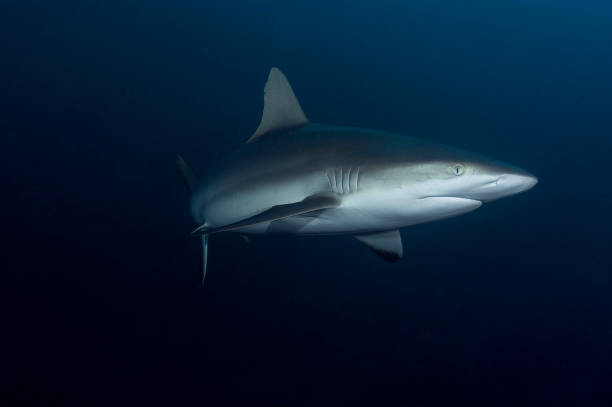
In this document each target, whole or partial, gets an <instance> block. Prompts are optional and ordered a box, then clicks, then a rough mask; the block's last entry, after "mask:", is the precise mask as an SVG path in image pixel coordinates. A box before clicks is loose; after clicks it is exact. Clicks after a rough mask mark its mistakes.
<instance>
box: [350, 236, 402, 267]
mask: <svg viewBox="0 0 612 407" xmlns="http://www.w3.org/2000/svg"><path fill="white" fill-rule="evenodd" d="M355 238H356V239H357V240H359V241H360V242H361V243H363V244H365V245H366V246H368V247H369V248H370V249H372V251H374V253H376V254H377V255H378V256H380V257H381V258H383V259H385V260H387V261H389V262H391V263H395V262H397V261H399V259H401V258H402V255H403V254H404V250H403V247H402V235H400V232H399V230H397V229H396V230H390V231H388V232H382V233H373V234H368V235H357V236H355Z"/></svg>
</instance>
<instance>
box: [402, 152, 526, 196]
mask: <svg viewBox="0 0 612 407" xmlns="http://www.w3.org/2000/svg"><path fill="white" fill-rule="evenodd" d="M442 150H446V151H444V154H440V151H441V150H440V149H438V152H437V154H436V156H435V158H434V157H432V158H431V159H429V160H428V159H425V160H422V161H421V160H419V161H418V162H414V161H413V160H410V162H408V163H406V164H405V165H403V166H402V168H401V170H400V171H399V173H397V172H396V173H395V175H399V176H400V178H399V180H398V181H399V183H401V184H406V185H410V188H412V189H413V191H414V190H416V191H418V192H417V193H418V194H419V195H420V197H422V198H430V197H431V198H434V197H435V198H443V197H444V198H460V199H465V200H472V201H478V202H479V203H483V202H490V201H494V200H497V199H500V198H504V197H507V196H511V195H515V194H518V193H521V192H524V191H527V190H529V189H531V188H532V187H533V186H535V185H536V184H537V183H538V179H537V178H536V177H535V176H534V175H533V174H530V173H529V172H527V171H525V170H523V169H520V168H518V167H515V166H513V165H510V164H506V163H503V162H500V161H496V160H492V159H488V158H486V157H483V156H480V155H477V154H473V153H470V152H467V151H463V150H459V149H453V148H448V149H445V148H442ZM396 169H397V167H396Z"/></svg>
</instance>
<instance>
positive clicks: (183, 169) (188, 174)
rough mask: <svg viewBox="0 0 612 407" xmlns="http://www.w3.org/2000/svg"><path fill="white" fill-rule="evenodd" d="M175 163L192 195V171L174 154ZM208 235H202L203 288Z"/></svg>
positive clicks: (193, 180)
mask: <svg viewBox="0 0 612 407" xmlns="http://www.w3.org/2000/svg"><path fill="white" fill-rule="evenodd" d="M174 160H175V163H176V172H177V174H179V175H180V176H181V178H182V179H183V182H184V183H185V187H186V188H187V191H188V192H189V194H193V191H194V190H195V186H196V183H197V181H196V177H195V175H194V174H193V171H192V170H191V168H190V167H189V164H187V161H185V159H184V158H183V156H181V155H180V154H176V155H175V157H174ZM207 260H208V233H202V281H201V285H202V287H203V286H204V281H205V280H206V266H207V263H208V261H207Z"/></svg>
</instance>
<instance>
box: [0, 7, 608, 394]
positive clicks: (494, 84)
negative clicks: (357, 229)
mask: <svg viewBox="0 0 612 407" xmlns="http://www.w3.org/2000/svg"><path fill="white" fill-rule="evenodd" d="M611 44H612V6H611V5H610V3H609V2H607V1H568V0H555V1H552V0H549V1H544V0H537V1H534V0H532V1H526V0H525V1H523V0H518V1H517V0H512V1H510V0H499V1H495V2H491V1H462V2H451V1H431V0H427V1H425V0H421V1H401V2H400V1H390V0H384V1H376V2H374V1H363V0H361V1H357V0H353V1H323V0H311V1H308V2H306V1H304V2H300V1H257V2H255V1H238V0H223V1H221V0H216V1H192V0H180V1H175V2H170V1H165V2H164V1H147V2H145V1H128V0H123V1H118V0H117V1H112V0H111V1H109V0H106V1H89V2H84V1H54V2H51V1H42V0H38V1H28V0H5V1H3V2H2V3H0V151H1V157H2V158H1V160H0V171H1V175H2V194H1V199H0V205H1V207H0V210H1V211H2V215H3V216H2V220H3V221H2V230H3V233H2V235H3V240H4V243H3V245H2V247H3V248H2V255H1V266H0V267H1V270H2V272H1V274H0V276H1V277H0V298H1V300H0V301H1V304H2V311H3V312H2V319H1V321H2V322H1V325H0V326H1V329H0V337H1V338H2V339H1V340H2V342H3V343H4V344H3V345H2V347H1V348H0V349H1V353H0V355H1V362H0V366H1V367H0V374H1V379H2V380H1V381H0V404H2V405H78V406H83V405H108V404H107V403H113V404H115V405H116V404H128V403H130V404H132V405H141V404H145V403H146V404H157V403H164V404H165V405H211V406H217V405H266V406H271V405H278V406H287V405H296V406H320V405H334V406H338V405H356V404H357V405H358V404H369V405H387V406H396V405H397V406H408V405H414V406H436V405H445V406H446V405H474V404H482V405H517V404H518V405H537V406H543V405H544V406H549V405H575V406H608V405H612V386H611V385H610V383H612V367H611V366H612V296H611V294H610V293H611V289H612V277H611V271H612V255H611V254H610V242H611V239H610V227H611V226H612V224H611V223H612V222H610V211H611V209H612V183H611V182H610V174H611V173H612V167H611V165H612V162H611V160H610V153H611V151H612V149H611V146H612V142H611V137H612V53H611V52H610V49H611ZM271 66H279V67H280V68H281V69H282V70H283V71H284V73H285V74H286V75H287V76H288V78H289V80H290V81H291V83H292V85H293V87H294V90H295V92H296V94H297V95H298V97H299V99H300V101H301V103H302V106H303V108H304V110H305V112H306V114H307V115H308V117H309V118H310V119H311V120H313V121H317V122H323V123H332V124H346V125H355V126H362V127H371V128H380V129H384V130H390V131H396V132H402V133H406V134H410V135H418V136H421V137H425V138H430V139H432V140H435V141H439V142H444V143H447V144H451V145H456V146H460V147H463V148H466V149H469V150H473V151H477V152H479V153H482V154H486V155H489V156H492V157H495V158H498V159H501V160H504V161H507V162H510V163H512V164H515V165H518V166H521V167H523V168H525V169H527V170H529V171H531V172H533V173H535V174H536V175H537V176H538V177H539V179H540V183H539V184H538V185H537V187H536V188H534V189H533V190H531V191H529V192H527V193H525V194H522V195H519V196H516V197H512V198H508V199H505V200H501V201H498V202H495V203H492V204H490V205H486V206H484V207H483V208H481V209H479V210H478V211H476V212H473V213H471V214H469V215H465V216H462V217H459V218H455V219H450V220H446V221H443V222H438V223H432V224H427V225H421V226H416V227H412V228H408V229H406V230H404V231H403V236H404V259H403V260H402V261H401V262H400V263H399V264H396V265H389V264H386V263H384V262H382V261H380V260H379V259H378V258H376V257H375V256H374V255H373V254H372V253H371V252H370V251H369V250H367V249H365V248H364V247H362V246H361V245H360V244H359V243H357V242H355V241H354V240H353V239H351V238H348V237H327V238H293V237H265V236H264V237H255V238H252V239H251V243H250V244H246V243H245V242H243V241H242V240H241V239H240V238H238V237H236V236H234V235H229V234H228V235H216V236H214V238H213V239H211V244H210V259H209V274H208V279H207V285H206V287H205V288H204V289H200V288H198V278H199V276H198V273H199V267H200V266H199V264H200V263H199V262H200V260H199V256H200V254H199V244H198V242H197V241H194V240H189V239H186V235H187V233H188V231H189V230H191V229H192V227H193V224H192V222H191V220H190V218H189V216H188V211H187V199H188V197H187V193H186V192H185V191H184V188H183V185H182V184H181V182H180V180H179V179H178V178H177V176H176V174H175V172H174V167H173V161H172V154H173V153H174V152H182V153H183V154H184V155H185V157H186V158H187V159H188V160H189V161H191V162H192V164H193V167H194V168H195V170H196V172H199V173H202V172H203V171H205V169H206V167H207V166H208V165H210V164H211V163H212V162H213V161H214V160H216V159H218V158H219V157H220V156H222V154H224V153H227V152H229V151H231V150H232V149H233V148H235V147H236V146H238V145H240V144H241V143H243V142H244V141H245V140H246V139H247V138H248V137H249V136H250V135H251V134H252V132H253V131H254V129H255V128H256V127H257V124H258V123H259V118H260V114H261V110H262V99H263V98H262V90H263V85H264V82H265V79H266V76H267V72H268V70H269V69H270V67H271Z"/></svg>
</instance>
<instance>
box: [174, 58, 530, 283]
mask: <svg viewBox="0 0 612 407" xmlns="http://www.w3.org/2000/svg"><path fill="white" fill-rule="evenodd" d="M177 164H178V168H179V172H180V173H181V174H182V175H183V177H184V179H185V182H186V184H187V185H188V188H189V189H190V190H191V192H192V197H191V201H190V209H191V214H192V217H193V219H194V221H195V222H196V223H197V225H198V227H197V228H196V230H195V231H194V233H196V234H201V235H202V242H203V245H202V246H203V252H204V254H205V255H204V273H203V275H204V276H205V271H206V253H207V243H208V236H209V235H210V234H214V233H218V232H223V231H232V232H237V233H241V234H251V233H253V234H272V233H281V234H282V233H285V234H299V235H330V234H346V235H352V236H355V237H356V238H357V239H358V240H360V241H361V242H363V243H365V244H366V245H367V246H368V247H370V248H371V249H372V250H374V252H375V253H377V254H378V255H379V256H381V257H382V258H384V259H386V260H390V261H397V260H399V259H400V258H401V256H402V252H403V249H402V243H401V236H400V233H399V229H400V228H403V227H406V226H410V225H415V224H419V223H425V222H431V221H435V220H439V219H444V218H449V217H453V216H458V215H461V214H464V213H467V212H471V211H473V210H475V209H477V208H479V207H480V206H481V205H482V204H483V203H485V202H490V201H494V200H496V199H499V198H503V197H507V196H511V195H514V194H518V193H521V192H524V191H526V190H528V189H530V188H532V187H533V186H534V185H535V184H536V183H537V178H536V177H535V176H533V175H532V174H530V173H528V172H526V171H524V170H522V169H519V168H517V167H514V166H512V165H508V164H505V163H502V162H499V161H496V160H491V159H488V158H486V157H483V156H480V155H478V154H475V153H471V152H468V151H465V150H462V149H459V148H455V147H450V146H446V145H442V144H438V143H435V142H430V141H426V140H423V139H420V138H416V137H410V136H404V135H398V134H394V133H389V132H384V131H378V130H368V129H361V128H353V127H343V126H329V125H322V124H316V123H311V122H309V121H308V119H307V118H306V116H305V114H304V113H303V111H302V108H301V106H300V105H299V103H298V101H297V98H296V97H295V95H294V93H293V90H292V89H291V86H290V85H289V82H288V81H287V79H286V78H285V76H284V75H283V74H282V73H281V72H280V70H278V69H277V68H272V70H271V71H270V75H269V77H268V82H267V83H266V87H265V89H264V112H263V116H262V120H261V123H260V125H259V127H258V129H257V131H256V132H255V134H254V135H253V136H252V137H251V138H250V139H249V140H248V142H247V143H246V144H244V145H242V146H241V147H239V148H238V149H237V150H236V151H234V152H232V153H231V154H229V155H227V156H226V157H224V158H223V159H221V160H220V161H219V162H218V163H217V164H216V165H214V166H213V167H212V168H211V170H210V171H209V172H208V174H207V175H206V176H205V177H204V178H202V179H201V180H199V181H196V180H195V178H194V176H193V175H192V173H191V171H190V170H189V167H188V166H187V164H186V163H185V161H184V160H183V159H182V157H180V156H178V157H177Z"/></svg>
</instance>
